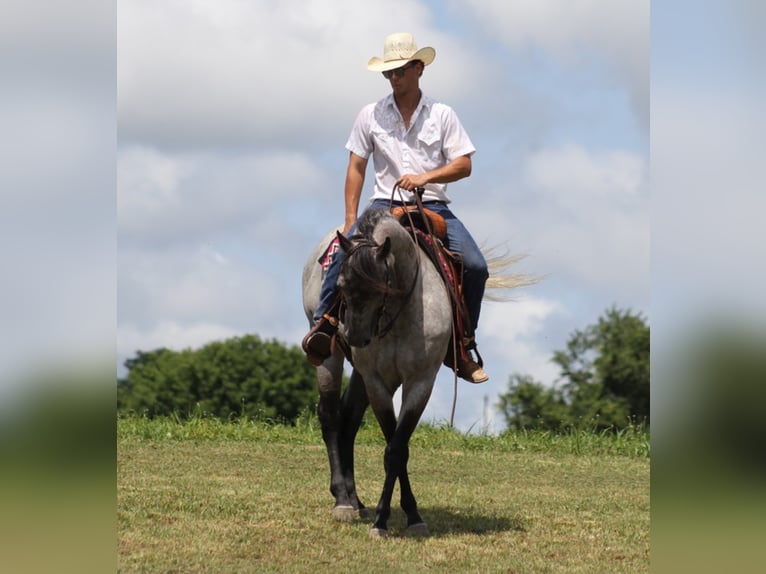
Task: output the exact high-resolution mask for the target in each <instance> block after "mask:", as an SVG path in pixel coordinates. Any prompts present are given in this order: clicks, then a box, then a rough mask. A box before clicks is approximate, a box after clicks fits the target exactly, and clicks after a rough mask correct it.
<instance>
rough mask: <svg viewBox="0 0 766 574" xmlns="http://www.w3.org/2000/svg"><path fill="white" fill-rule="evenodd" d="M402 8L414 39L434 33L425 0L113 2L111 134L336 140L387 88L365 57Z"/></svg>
mask: <svg viewBox="0 0 766 574" xmlns="http://www.w3.org/2000/svg"><path fill="white" fill-rule="evenodd" d="M402 14H407V21H408V22H410V23H413V24H412V25H409V24H408V26H407V27H408V28H410V31H412V32H413V33H414V34H415V37H416V40H418V41H419V42H421V44H424V43H425V42H428V43H436V44H439V42H441V40H443V39H445V35H443V34H441V33H439V32H437V31H434V30H431V29H430V28H429V26H428V22H429V21H430V19H431V18H430V13H429V9H428V8H427V7H426V6H425V5H423V4H421V3H419V2H412V1H408V0H388V1H385V2H384V1H374V2H364V3H361V2H354V1H352V0H331V1H330V0H322V1H306V0H304V1H292V2H271V1H266V0H253V1H251V2H235V1H231V0H220V1H218V2H187V1H170V2H162V3H159V4H158V3H157V2H152V1H148V0H144V1H138V0H137V1H132V2H126V3H123V4H121V5H120V12H119V19H118V40H119V43H118V58H119V60H118V61H119V67H118V77H117V81H118V89H119V105H118V112H119V120H120V134H121V138H122V139H123V141H135V140H152V141H154V142H156V143H158V144H161V145H169V146H183V147H189V146H215V145H218V146H221V145H234V146H243V145H247V146H252V145H268V146H271V147H280V146H281V147H285V146H289V147H295V146H296V145H298V146H301V147H312V149H315V150H316V149H321V147H322V146H325V145H328V144H330V143H332V142H334V143H335V145H339V146H342V144H343V142H345V137H346V136H347V131H348V129H349V127H350V124H351V122H352V121H353V118H354V116H355V115H356V112H357V111H358V109H359V108H360V107H361V106H362V105H363V104H364V103H367V102H368V101H373V100H374V99H377V98H378V97H380V96H382V95H383V90H384V88H386V87H387V86H386V84H385V82H384V81H383V80H382V78H381V77H380V75H379V74H373V73H371V72H368V71H367V70H366V68H365V65H366V62H367V59H368V58H369V57H370V56H373V55H380V54H381V52H382V45H383V38H384V37H385V35H386V34H388V33H390V32H391V31H393V30H398V29H399V28H400V27H401V25H402V24H401V15H402ZM439 45H440V46H441V44H439ZM466 63H467V62H466ZM449 84H451V85H455V83H454V82H453V81H450V82H449ZM453 89H460V87H459V86H456V88H453Z"/></svg>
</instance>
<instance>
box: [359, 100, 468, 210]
mask: <svg viewBox="0 0 766 574" xmlns="http://www.w3.org/2000/svg"><path fill="white" fill-rule="evenodd" d="M346 149H347V150H349V151H350V152H352V153H354V154H356V155H358V156H360V157H362V158H364V159H367V158H369V157H370V155H372V160H373V166H374V168H375V186H374V189H373V196H372V199H373V200H374V199H390V198H391V192H392V191H393V189H394V185H395V184H396V181H397V180H398V179H399V178H400V177H401V176H402V175H404V174H406V173H413V174H421V173H425V172H427V171H431V170H433V169H436V168H438V167H442V166H444V165H446V164H448V163H449V162H451V161H452V160H454V159H455V158H458V157H460V156H463V155H472V154H473V153H474V152H475V151H476V148H474V146H473V143H471V140H470V138H469V137H468V134H467V133H466V131H465V129H464V128H463V126H462V124H461V123H460V120H459V119H458V117H457V114H456V113H455V111H454V110H453V109H452V108H451V107H449V106H448V105H446V104H442V103H439V102H437V101H435V100H433V99H432V98H429V97H427V96H425V95H421V97H420V102H419V103H418V106H417V108H415V111H414V113H413V114H412V118H411V119H410V128H409V129H405V126H404V120H403V118H402V115H401V114H400V113H399V109H398V108H397V107H396V103H395V101H394V97H393V94H389V95H388V96H386V97H385V98H383V99H381V100H380V101H378V102H376V103H373V104H368V105H366V106H365V107H364V108H362V111H360V112H359V115H358V116H357V118H356V121H355V122H354V125H353V127H352V128H351V135H349V138H348V141H347V142H346ZM425 188H426V191H425V193H424V194H423V201H444V202H447V203H449V201H450V200H449V198H448V197H447V184H446V183H429V184H427V185H426V186H425ZM402 193H403V196H404V199H405V201H409V200H411V198H412V194H411V193H409V192H407V191H405V190H402ZM395 199H398V193H397V197H396V198H395Z"/></svg>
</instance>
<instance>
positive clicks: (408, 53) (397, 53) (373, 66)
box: [367, 33, 436, 72]
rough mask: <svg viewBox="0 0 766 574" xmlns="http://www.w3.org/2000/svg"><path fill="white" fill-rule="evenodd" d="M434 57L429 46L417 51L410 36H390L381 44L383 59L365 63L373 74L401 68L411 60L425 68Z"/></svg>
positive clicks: (374, 58) (402, 34) (401, 34)
mask: <svg viewBox="0 0 766 574" xmlns="http://www.w3.org/2000/svg"><path fill="white" fill-rule="evenodd" d="M435 57H436V50H434V49H433V48H431V47H430V46H426V47H425V48H421V49H420V50H418V47H417V46H416V45H415V38H413V37H412V34H407V33H398V34H391V35H389V36H387V37H386V41H385V42H384V43H383V59H382V60H381V59H380V58H378V57H377V56H373V57H372V58H370V60H369V61H368V62H367V69H368V70H371V71H373V72H386V71H388V70H395V69H396V68H401V67H402V66H404V65H405V64H407V63H408V62H412V61H413V60H420V61H421V62H423V64H424V65H425V66H427V65H428V64H430V63H431V62H433V61H434V58H435Z"/></svg>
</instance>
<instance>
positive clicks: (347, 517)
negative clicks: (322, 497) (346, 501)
mask: <svg viewBox="0 0 766 574" xmlns="http://www.w3.org/2000/svg"><path fill="white" fill-rule="evenodd" d="M332 517H333V518H334V519H335V520H337V521H338V522H353V521H354V520H356V519H358V518H359V511H358V510H357V509H356V508H354V507H353V506H350V505H343V506H336V507H334V508H333V509H332Z"/></svg>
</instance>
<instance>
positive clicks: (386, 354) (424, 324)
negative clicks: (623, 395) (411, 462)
mask: <svg viewBox="0 0 766 574" xmlns="http://www.w3.org/2000/svg"><path fill="white" fill-rule="evenodd" d="M336 233H337V236H338V237H339V239H340V243H341V247H342V249H343V257H344V260H343V264H342V267H341V272H340V276H339V279H338V285H339V287H340V289H341V292H342V293H343V296H344V299H345V305H346V308H345V314H344V315H343V316H342V323H341V327H340V333H341V334H342V335H343V336H344V337H345V339H346V341H347V342H348V343H349V345H350V346H351V355H352V362H353V366H354V368H353V371H352V374H351V377H350V380H349V384H348V386H347V388H346V390H345V392H344V393H343V396H341V394H340V390H341V376H342V372H343V361H344V355H343V352H342V350H341V349H340V347H339V346H338V345H336V348H335V349H334V351H333V354H332V356H331V357H329V358H328V359H327V360H325V361H324V363H323V364H322V365H320V366H319V367H317V381H318V387H319V408H318V413H319V420H320V424H321V427H322V437H323V439H324V442H325V445H326V447H327V454H328V458H329V462H330V491H331V492H332V494H333V496H334V497H335V507H334V508H333V516H334V517H335V518H336V519H338V520H352V519H353V518H355V517H359V516H364V515H366V509H365V507H364V505H363V504H362V503H361V502H360V501H359V498H358V496H357V493H356V486H355V482H354V438H355V436H356V433H357V430H358V428H359V425H360V423H361V420H362V416H363V414H364V411H365V409H366V408H367V405H368V404H369V405H371V406H372V409H373V411H374V413H375V417H376V418H377V420H378V423H379V424H380V428H381V429H382V431H383V435H384V436H385V439H386V450H385V458H384V468H385V480H384V484H383V491H382V493H381V496H380V499H379V502H378V505H377V508H376V512H375V519H374V523H373V526H372V529H371V531H370V535H371V536H372V537H374V538H378V537H385V536H386V535H387V532H388V531H387V521H388V518H389V516H390V513H391V498H392V495H393V490H394V485H395V482H396V480H397V478H398V479H399V486H400V491H401V507H402V509H403V510H404V512H405V513H406V514H407V531H408V533H409V534H413V535H419V536H423V535H428V527H427V526H426V524H425V523H424V522H423V519H422V518H421V516H420V514H419V513H418V509H417V503H416V501H415V497H414V495H413V493H412V488H411V487H410V481H409V477H408V474H407V461H408V458H409V440H410V436H411V435H412V433H413V431H414V430H415V427H416V426H417V424H418V421H419V420H420V417H421V415H422V414H423V410H424V409H425V407H426V404H427V403H428V399H429V398H430V396H431V391H432V389H433V385H434V380H435V378H436V374H437V372H438V370H439V367H440V366H441V364H442V361H443V360H444V357H445V355H446V354H447V349H448V346H449V344H450V340H451V329H452V307H451V302H450V296H449V294H448V292H447V289H446V287H445V285H444V283H443V280H442V278H441V276H440V274H439V272H438V271H437V270H436V268H435V267H434V265H433V264H432V263H431V262H430V261H429V259H428V257H427V256H426V255H425V253H424V252H423V251H422V250H421V249H420V248H419V247H418V246H417V245H416V243H415V241H414V240H413V238H412V236H411V235H410V233H409V232H408V231H407V230H406V229H405V228H404V227H402V225H401V224H400V223H399V222H398V221H397V220H396V219H395V218H394V217H393V216H391V214H390V213H388V211H386V210H374V209H370V210H367V211H365V212H364V213H363V214H362V216H361V217H360V219H359V222H358V231H357V233H356V234H355V235H354V236H352V237H351V238H346V237H344V236H343V235H341V234H340V233H339V230H334V231H332V232H331V233H329V234H328V235H327V236H325V237H324V238H323V239H322V241H321V242H320V243H319V245H318V246H317V248H316V249H315V250H314V251H313V253H312V254H311V255H310V256H309V259H308V261H307V263H306V266H305V267H304V270H303V306H304V310H305V312H306V317H307V318H308V319H309V322H310V323H311V321H312V316H313V312H314V309H316V306H317V304H318V301H319V291H320V288H321V283H322V278H323V270H322V267H321V266H320V265H319V263H318V262H317V260H318V258H319V257H320V256H321V254H322V252H323V250H324V249H325V248H326V247H327V245H328V244H329V243H330V241H331V239H332V238H333V236H334V235H335V234H336ZM517 284H518V282H517ZM501 286H503V287H508V286H509V285H508V284H506V285H501ZM399 387H402V401H401V408H400V411H399V417H398V420H397V416H396V413H395V411H394V404H393V396H394V392H395V391H396V390H397V389H398V388H399Z"/></svg>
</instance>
